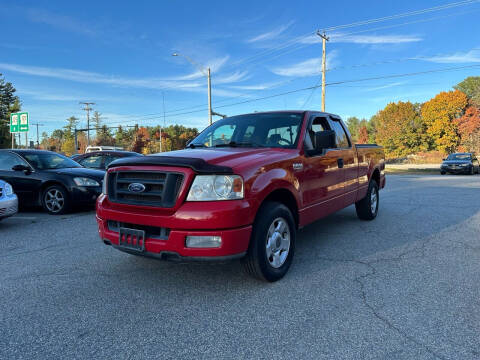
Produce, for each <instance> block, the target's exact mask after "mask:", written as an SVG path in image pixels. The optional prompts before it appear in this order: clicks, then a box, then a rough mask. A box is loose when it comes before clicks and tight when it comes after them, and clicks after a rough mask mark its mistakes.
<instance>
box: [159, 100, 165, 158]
mask: <svg viewBox="0 0 480 360" xmlns="http://www.w3.org/2000/svg"><path fill="white" fill-rule="evenodd" d="M162 101H163V129H164V130H165V93H164V92H163V91H162ZM162 142H163V139H162V126H161V125H160V152H162Z"/></svg>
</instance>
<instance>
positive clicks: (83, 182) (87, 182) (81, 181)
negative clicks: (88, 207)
mask: <svg viewBox="0 0 480 360" xmlns="http://www.w3.org/2000/svg"><path fill="white" fill-rule="evenodd" d="M73 181H75V184H77V186H100V184H99V183H98V181H96V180H93V179H90V178H85V177H76V178H73Z"/></svg>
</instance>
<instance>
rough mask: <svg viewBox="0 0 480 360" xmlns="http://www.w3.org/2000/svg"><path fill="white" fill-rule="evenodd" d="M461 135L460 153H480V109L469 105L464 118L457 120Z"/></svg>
mask: <svg viewBox="0 0 480 360" xmlns="http://www.w3.org/2000/svg"><path fill="white" fill-rule="evenodd" d="M455 123H456V125H457V128H458V134H459V135H460V146H459V148H458V150H459V151H468V152H475V153H477V154H478V153H480V109H479V108H478V107H476V106H474V105H469V106H468V107H467V108H466V109H465V113H464V114H463V116H462V117H460V118H458V119H455Z"/></svg>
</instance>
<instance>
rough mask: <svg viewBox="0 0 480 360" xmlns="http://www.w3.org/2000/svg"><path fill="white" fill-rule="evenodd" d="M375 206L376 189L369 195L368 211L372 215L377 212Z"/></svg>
mask: <svg viewBox="0 0 480 360" xmlns="http://www.w3.org/2000/svg"><path fill="white" fill-rule="evenodd" d="M377 204H378V191H377V189H375V188H374V189H373V191H372V193H371V194H370V210H371V211H372V214H374V215H375V213H376V212H377Z"/></svg>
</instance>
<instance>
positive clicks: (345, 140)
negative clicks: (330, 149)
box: [329, 116, 358, 207]
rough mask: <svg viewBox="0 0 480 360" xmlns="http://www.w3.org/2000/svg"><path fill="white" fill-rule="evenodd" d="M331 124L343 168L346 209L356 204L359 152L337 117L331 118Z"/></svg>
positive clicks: (340, 164)
mask: <svg viewBox="0 0 480 360" xmlns="http://www.w3.org/2000/svg"><path fill="white" fill-rule="evenodd" d="M329 122H330V126H331V128H332V130H334V131H335V133H336V135H337V151H338V156H339V158H338V161H339V166H340V167H342V168H343V195H344V196H343V201H344V207H345V206H349V205H352V204H353V203H354V202H355V199H356V196H357V190H358V159H357V151H356V149H355V147H354V145H353V144H352V142H351V139H350V136H349V135H348V132H347V130H346V129H345V125H344V124H343V122H342V120H341V119H340V118H337V117H333V116H330V117H329Z"/></svg>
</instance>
